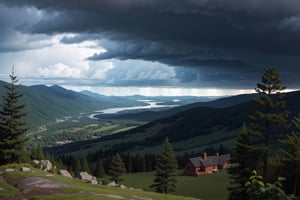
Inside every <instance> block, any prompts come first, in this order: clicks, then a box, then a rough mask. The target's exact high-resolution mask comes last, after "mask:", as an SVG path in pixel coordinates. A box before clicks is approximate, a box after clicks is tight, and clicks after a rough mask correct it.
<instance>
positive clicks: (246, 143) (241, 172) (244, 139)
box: [228, 124, 258, 200]
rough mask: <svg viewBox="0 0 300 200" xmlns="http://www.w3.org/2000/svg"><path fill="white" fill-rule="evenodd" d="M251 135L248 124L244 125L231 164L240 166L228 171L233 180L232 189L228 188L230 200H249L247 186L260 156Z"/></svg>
mask: <svg viewBox="0 0 300 200" xmlns="http://www.w3.org/2000/svg"><path fill="white" fill-rule="evenodd" d="M249 133H250V132H249V131H248V129H247V127H246V124H243V127H242V130H241V131H240V132H239V134H238V135H237V142H236V144H235V148H234V150H235V155H234V156H233V158H232V159H231V162H232V163H237V164H238V166H236V167H233V168H229V169H228V173H229V174H230V178H231V181H230V187H228V190H229V191H230V195H229V198H228V199H230V200H238V199H240V200H246V199H248V195H247V193H246V189H245V184H246V182H247V181H248V178H249V176H250V175H251V172H252V170H254V169H256V168H257V163H258V156H257V153H256V149H255V148H254V147H253V146H252V142H251V140H250V137H251V135H249Z"/></svg>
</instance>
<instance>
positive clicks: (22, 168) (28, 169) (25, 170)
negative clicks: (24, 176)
mask: <svg viewBox="0 0 300 200" xmlns="http://www.w3.org/2000/svg"><path fill="white" fill-rule="evenodd" d="M21 171H22V172H30V171H31V169H30V168H29V167H21Z"/></svg>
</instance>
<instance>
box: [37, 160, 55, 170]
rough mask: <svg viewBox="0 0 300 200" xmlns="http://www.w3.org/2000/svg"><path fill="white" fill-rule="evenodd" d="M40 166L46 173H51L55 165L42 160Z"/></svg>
mask: <svg viewBox="0 0 300 200" xmlns="http://www.w3.org/2000/svg"><path fill="white" fill-rule="evenodd" d="M40 166H41V169H43V170H44V171H51V170H52V169H53V165H52V163H51V162H50V160H41V161H40Z"/></svg>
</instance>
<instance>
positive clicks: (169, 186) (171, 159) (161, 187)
mask: <svg viewBox="0 0 300 200" xmlns="http://www.w3.org/2000/svg"><path fill="white" fill-rule="evenodd" d="M155 168H156V174H155V179H154V183H153V184H152V185H151V187H152V188H154V189H155V191H156V192H159V193H169V192H171V191H175V189H176V182H177V181H176V179H175V176H176V175H177V168H178V165H177V160H176V158H175V155H174V152H173V148H172V146H171V144H170V143H169V140H168V138H166V140H165V143H164V145H163V148H162V151H161V153H160V155H159V156H158V157H157V159H156V165H155Z"/></svg>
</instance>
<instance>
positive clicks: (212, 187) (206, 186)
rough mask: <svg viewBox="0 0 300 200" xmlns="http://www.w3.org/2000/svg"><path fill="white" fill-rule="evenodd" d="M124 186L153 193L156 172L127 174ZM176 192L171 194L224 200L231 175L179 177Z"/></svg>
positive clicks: (224, 173)
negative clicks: (152, 186)
mask: <svg viewBox="0 0 300 200" xmlns="http://www.w3.org/2000/svg"><path fill="white" fill-rule="evenodd" d="M123 178H124V182H123V184H124V185H126V186H128V187H133V188H142V189H144V190H147V191H153V189H152V188H150V185H151V184H152V183H153V179H154V172H145V173H135V174H125V175H124V176H123ZM176 179H177V184H176V191H175V192H173V193H171V194H173V195H174V194H175V195H181V196H190V197H195V198H201V199H205V200H224V199H226V197H227V196H228V191H227V189H226V188H227V186H229V185H228V184H229V175H228V173H227V172H226V171H224V172H218V173H214V174H209V175H205V176H200V177H193V176H177V177H176Z"/></svg>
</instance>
